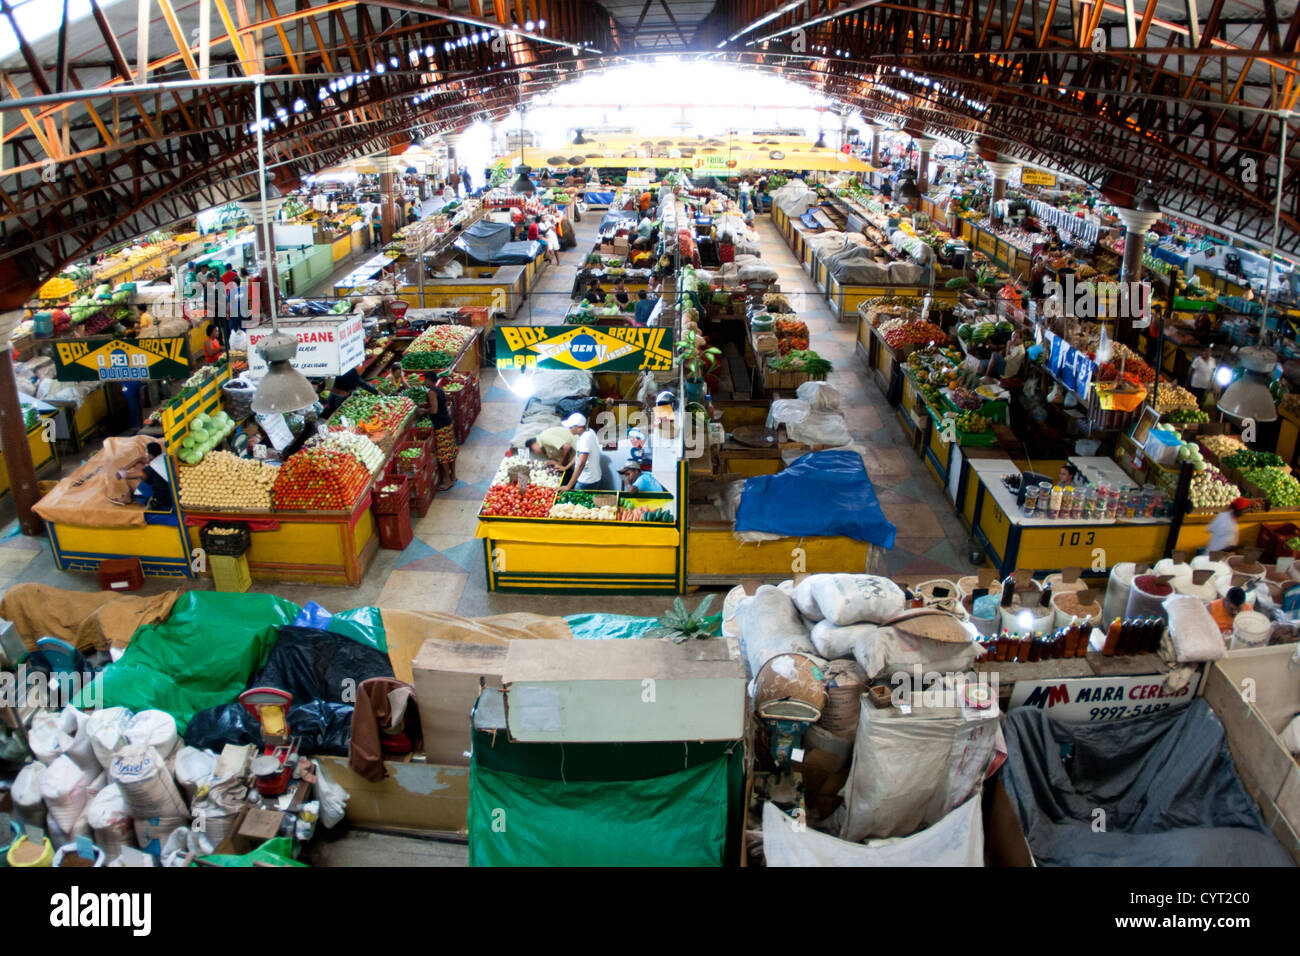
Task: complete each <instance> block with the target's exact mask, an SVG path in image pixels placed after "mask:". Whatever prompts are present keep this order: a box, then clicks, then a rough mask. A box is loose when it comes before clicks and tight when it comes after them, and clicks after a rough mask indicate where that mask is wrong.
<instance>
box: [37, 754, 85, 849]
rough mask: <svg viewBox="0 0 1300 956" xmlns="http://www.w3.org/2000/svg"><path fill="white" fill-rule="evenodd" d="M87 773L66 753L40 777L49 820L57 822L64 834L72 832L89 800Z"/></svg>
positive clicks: (42, 795)
mask: <svg viewBox="0 0 1300 956" xmlns="http://www.w3.org/2000/svg"><path fill="white" fill-rule="evenodd" d="M89 782H90V779H89V778H88V777H87V776H86V772H85V771H84V770H82V769H81V768H80V767H78V766H77V765H76V763H74V762H73V760H72V758H71V757H69V756H67V755H66V754H65V755H63V756H60V757H58V758H56V759H55V761H54V762H53V763H51V764H50V766H49V768H48V769H47V770H46V771H45V774H44V776H42V777H41V797H42V798H43V799H44V800H45V809H46V810H47V811H49V821H50V822H51V823H53V824H57V825H58V827H59V829H60V830H62V831H63V833H64V834H71V833H72V832H73V830H74V829H75V827H76V823H77V817H79V816H81V811H82V810H84V809H85V807H86V804H87V803H88V802H89V800H90V794H89V793H88V792H87V790H86V784H88V783H89Z"/></svg>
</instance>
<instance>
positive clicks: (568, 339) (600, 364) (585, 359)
mask: <svg viewBox="0 0 1300 956" xmlns="http://www.w3.org/2000/svg"><path fill="white" fill-rule="evenodd" d="M496 345H497V368H499V369H519V370H523V369H551V370H558V371H567V370H569V369H579V370H581V371H584V372H640V371H645V370H649V371H654V372H665V371H668V370H669V369H671V368H672V367H673V332H672V329H623V328H597V327H596V326H592V325H578V326H573V325H560V326H549V325H534V326H522V325H521V326H507V327H503V328H498V329H497V335H496Z"/></svg>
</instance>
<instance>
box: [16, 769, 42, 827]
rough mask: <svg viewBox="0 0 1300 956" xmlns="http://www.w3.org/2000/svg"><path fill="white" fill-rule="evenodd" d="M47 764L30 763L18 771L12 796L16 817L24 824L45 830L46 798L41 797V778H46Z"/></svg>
mask: <svg viewBox="0 0 1300 956" xmlns="http://www.w3.org/2000/svg"><path fill="white" fill-rule="evenodd" d="M45 771H46V767H45V764H43V763H40V762H39V761H37V762H34V763H29V764H27V765H26V766H24V767H23V769H22V770H19V771H18V776H17V777H15V778H14V785H13V789H12V790H11V791H10V795H11V796H12V797H13V801H14V815H15V816H16V817H18V819H19V820H21V821H23V822H24V823H30V824H31V825H32V826H35V827H40V828H42V829H44V828H45V816H46V814H45V798H44V797H42V796H41V778H42V777H44V776H45Z"/></svg>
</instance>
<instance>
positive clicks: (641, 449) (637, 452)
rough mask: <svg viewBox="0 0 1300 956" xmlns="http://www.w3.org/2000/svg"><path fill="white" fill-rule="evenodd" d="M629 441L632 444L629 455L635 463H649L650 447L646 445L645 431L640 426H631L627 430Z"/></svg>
mask: <svg viewBox="0 0 1300 956" xmlns="http://www.w3.org/2000/svg"><path fill="white" fill-rule="evenodd" d="M627 443H628V445H629V446H631V451H629V452H628V457H629V458H630V459H631V461H632V463H633V464H637V465H640V464H642V463H645V464H649V462H650V449H649V448H646V446H645V432H643V431H642V430H641V429H639V428H629V429H628V430H627Z"/></svg>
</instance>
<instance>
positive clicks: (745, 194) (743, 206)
mask: <svg viewBox="0 0 1300 956" xmlns="http://www.w3.org/2000/svg"><path fill="white" fill-rule="evenodd" d="M749 188H750V187H749V180H748V179H742V180H741V181H740V190H739V191H740V211H741V212H742V213H745V212H749Z"/></svg>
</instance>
